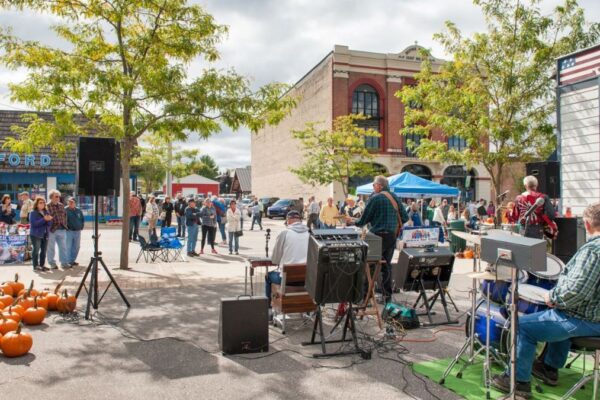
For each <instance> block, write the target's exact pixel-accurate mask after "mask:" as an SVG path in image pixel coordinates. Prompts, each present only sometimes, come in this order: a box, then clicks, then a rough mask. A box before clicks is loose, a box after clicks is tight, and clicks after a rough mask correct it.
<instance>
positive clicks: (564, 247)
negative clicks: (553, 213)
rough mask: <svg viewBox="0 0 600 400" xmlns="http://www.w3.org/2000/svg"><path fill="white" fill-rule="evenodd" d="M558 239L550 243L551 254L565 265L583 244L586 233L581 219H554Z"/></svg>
mask: <svg viewBox="0 0 600 400" xmlns="http://www.w3.org/2000/svg"><path fill="white" fill-rule="evenodd" d="M554 222H556V226H557V227H558V238H557V239H556V240H553V241H552V254H554V255H555V256H557V257H558V258H560V259H561V260H562V261H563V262H564V263H565V264H566V263H568V262H569V260H570V259H571V257H573V256H574V255H575V253H577V250H579V248H580V247H581V246H583V245H584V244H585V239H586V232H585V225H584V224H583V219H582V218H556V219H555V220H554Z"/></svg>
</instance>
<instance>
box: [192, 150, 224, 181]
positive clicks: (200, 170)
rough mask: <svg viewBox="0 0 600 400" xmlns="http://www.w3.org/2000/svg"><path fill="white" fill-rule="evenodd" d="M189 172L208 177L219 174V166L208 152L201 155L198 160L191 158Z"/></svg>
mask: <svg viewBox="0 0 600 400" xmlns="http://www.w3.org/2000/svg"><path fill="white" fill-rule="evenodd" d="M189 170H190V173H192V174H198V175H200V176H203V177H205V178H208V179H213V180H214V179H216V178H217V176H219V167H218V166H217V163H216V162H215V160H214V159H213V158H212V157H211V156H209V155H208V154H204V155H202V156H201V157H200V158H199V159H198V160H192V161H191V163H190V165H189Z"/></svg>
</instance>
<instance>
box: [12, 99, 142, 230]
mask: <svg viewBox="0 0 600 400" xmlns="http://www.w3.org/2000/svg"><path fill="white" fill-rule="evenodd" d="M31 113H32V112H29V111H27V112H25V111H9V110H0V196H1V195H4V194H8V195H10V196H11V199H12V202H13V204H17V195H18V194H19V193H21V192H29V195H30V196H31V198H35V197H36V196H42V197H44V198H46V197H47V195H48V192H49V191H50V190H53V189H58V190H59V191H60V192H61V193H62V194H63V196H73V195H74V194H75V190H76V168H77V166H76V164H77V154H76V148H77V137H76V136H73V137H69V138H67V141H68V142H70V143H71V146H70V148H69V149H68V150H67V151H66V152H65V154H58V153H56V152H54V151H52V150H51V149H50V148H42V149H39V150H38V151H35V152H32V153H29V154H22V153H15V152H12V151H9V150H6V149H3V145H4V143H5V141H6V139H7V138H8V137H15V136H16V135H17V134H16V133H15V132H14V131H13V130H14V128H15V127H26V126H27V124H28V122H25V121H24V120H23V116H24V115H25V114H31ZM35 114H37V115H38V116H39V117H40V118H42V119H45V120H52V118H53V117H52V114H51V113H41V112H36V113H35ZM136 186H137V179H136V177H135V176H134V175H132V176H131V177H130V187H131V188H132V190H135V188H136ZM122 188H123V185H122V184H121V190H120V194H121V195H123V189H122ZM78 204H79V205H80V207H81V209H82V211H83V213H84V215H86V218H88V219H91V218H92V216H93V198H92V196H79V197H78ZM98 213H99V215H100V217H101V218H102V219H104V220H106V219H110V218H113V217H114V218H118V217H119V216H120V215H121V214H122V197H120V196H101V197H100V198H99V209H98Z"/></svg>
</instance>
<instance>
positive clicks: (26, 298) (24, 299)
mask: <svg viewBox="0 0 600 400" xmlns="http://www.w3.org/2000/svg"><path fill="white" fill-rule="evenodd" d="M16 303H17V305H20V306H21V307H23V312H25V310H27V309H28V308H30V307H33V297H31V296H30V295H29V290H28V291H27V292H25V294H24V295H23V296H19V297H18V298H17V301H16ZM22 315H23V314H21V316H22Z"/></svg>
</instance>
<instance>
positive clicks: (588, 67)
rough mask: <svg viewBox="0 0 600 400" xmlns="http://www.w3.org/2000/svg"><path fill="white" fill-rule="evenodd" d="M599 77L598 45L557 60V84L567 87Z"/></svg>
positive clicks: (599, 52)
mask: <svg viewBox="0 0 600 400" xmlns="http://www.w3.org/2000/svg"><path fill="white" fill-rule="evenodd" d="M599 75H600V45H597V46H594V47H591V48H589V49H585V50H582V51H580V52H578V53H573V54H570V55H568V56H566V57H563V58H560V59H559V60H558V83H559V84H560V85H568V84H570V83H575V82H579V81H583V80H585V79H588V78H593V77H595V76H599Z"/></svg>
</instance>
